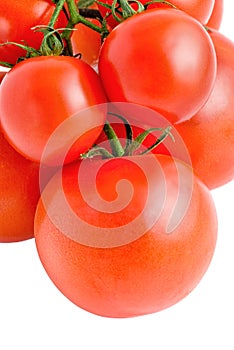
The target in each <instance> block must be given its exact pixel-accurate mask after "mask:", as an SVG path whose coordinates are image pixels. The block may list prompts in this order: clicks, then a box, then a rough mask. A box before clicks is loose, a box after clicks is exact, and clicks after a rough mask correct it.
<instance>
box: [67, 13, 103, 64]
mask: <svg viewBox="0 0 234 350" xmlns="http://www.w3.org/2000/svg"><path fill="white" fill-rule="evenodd" d="M90 21H91V22H93V23H94V24H96V25H99V26H100V22H99V21H98V20H96V19H90ZM71 42H72V47H73V54H74V55H76V54H81V59H82V60H83V61H85V62H87V63H88V64H90V65H95V64H96V63H97V60H98V55H99V51H100V48H101V36H100V34H99V33H98V32H95V31H94V30H93V29H91V28H89V27H87V26H85V25H84V24H82V23H79V24H77V25H76V26H75V30H74V31H73V33H72V37H71Z"/></svg>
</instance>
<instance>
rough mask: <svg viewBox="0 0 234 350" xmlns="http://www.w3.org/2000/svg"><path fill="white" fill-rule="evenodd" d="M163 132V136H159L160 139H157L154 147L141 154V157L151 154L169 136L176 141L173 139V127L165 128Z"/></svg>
mask: <svg viewBox="0 0 234 350" xmlns="http://www.w3.org/2000/svg"><path fill="white" fill-rule="evenodd" d="M159 130H160V129H159ZM161 130H162V131H163V132H162V134H161V136H159V138H158V139H157V141H156V142H155V143H154V144H153V145H152V146H150V147H149V148H147V149H146V150H145V151H143V152H142V153H141V155H143V154H147V153H149V152H151V151H152V150H153V149H154V148H156V147H157V146H158V145H159V144H160V143H162V142H163V141H164V140H165V139H166V137H167V136H168V135H169V136H170V137H171V139H172V140H173V141H175V139H174V137H173V135H172V134H171V132H170V131H171V126H168V127H167V128H165V129H161Z"/></svg>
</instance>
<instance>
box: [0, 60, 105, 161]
mask: <svg viewBox="0 0 234 350" xmlns="http://www.w3.org/2000/svg"><path fill="white" fill-rule="evenodd" d="M13 100H14V103H12V101H13ZM105 102H106V96H105V93H104V91H103V88H102V85H101V82H100V79H99V77H98V75H97V73H96V72H95V71H94V70H93V69H92V68H91V67H90V66H89V65H88V64H87V63H85V62H83V61H81V60H78V59H75V58H73V57H65V56H47V57H35V58H30V59H28V60H26V61H23V62H20V63H19V64H17V65H16V66H15V67H13V68H12V69H11V71H10V72H9V73H8V74H7V75H6V76H5V77H4V79H3V81H2V84H1V86H0V106H1V107H0V108H1V123H2V128H3V131H4V134H5V135H6V137H7V139H8V141H9V142H10V143H11V145H12V146H13V147H14V148H15V149H16V150H17V151H18V152H20V153H21V154H22V155H23V156H25V157H26V158H28V159H31V160H33V161H36V162H40V160H41V156H42V154H43V150H44V147H45V145H46V143H47V141H48V139H49V137H50V136H51V134H52V133H53V132H54V131H55V129H56V128H57V127H58V126H59V125H60V124H61V123H62V122H63V121H64V120H69V117H71V116H72V115H74V114H75V113H77V112H79V111H81V110H83V109H85V108H88V107H91V106H93V105H98V104H100V103H105ZM104 121H105V114H104V113H102V112H100V113H96V114H94V113H93V114H92V116H90V118H89V119H87V121H86V126H84V123H83V120H82V122H80V124H79V122H78V121H77V124H76V127H77V128H78V129H79V128H85V132H84V135H83V136H82V137H81V138H80V139H79V140H78V141H77V142H76V143H75V145H74V147H73V149H71V152H70V153H69V155H68V158H67V161H72V160H74V159H75V158H77V157H78V156H79V155H80V154H81V153H83V152H85V151H86V150H87V149H88V148H89V147H91V146H92V144H93V143H94V141H95V139H96V138H97V137H98V135H99V134H100V133H101V131H102V127H103V124H104ZM97 124H98V126H97V127H96V125H97ZM67 127H68V126H67ZM72 128H73V129H74V125H71V126H70V129H71V130H72ZM64 132H65V134H64V135H63V136H62V137H63V138H62V139H61V140H60V142H59V144H58V145H57V146H58V147H57V150H56V149H55V151H54V154H51V155H50V156H51V157H50V158H51V159H49V160H48V162H50V161H52V163H53V159H52V157H54V162H55V164H52V165H56V159H57V158H56V157H58V156H59V152H60V151H59V149H60V148H62V149H63V148H66V145H67V143H68V144H69V142H70V139H69V133H68V131H64ZM70 145H71V144H70ZM57 151H58V152H57Z"/></svg>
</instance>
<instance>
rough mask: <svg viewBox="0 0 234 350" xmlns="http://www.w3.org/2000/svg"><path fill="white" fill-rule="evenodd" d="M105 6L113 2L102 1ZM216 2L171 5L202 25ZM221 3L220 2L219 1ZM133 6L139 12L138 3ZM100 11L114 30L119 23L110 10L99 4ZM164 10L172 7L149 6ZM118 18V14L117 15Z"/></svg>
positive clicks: (174, 1) (180, 1)
mask: <svg viewBox="0 0 234 350" xmlns="http://www.w3.org/2000/svg"><path fill="white" fill-rule="evenodd" d="M102 2H103V3H105V4H108V5H111V4H112V2H113V1H112V0H103V1H102ZM141 2H142V4H146V3H148V2H150V1H148V0H143V1H141ZM214 2H215V1H214V0H203V1H201V0H189V1H188V0H172V1H170V3H171V4H173V5H175V6H176V7H177V8H178V9H179V10H182V11H185V12H186V13H188V14H189V15H190V16H192V17H194V18H196V19H197V20H199V21H200V22H201V23H206V22H207V20H208V19H209V18H210V16H211V12H212V10H213V7H214ZM218 2H219V0H218ZM131 6H132V7H133V8H134V10H137V7H138V6H137V5H136V3H134V2H133V3H132V4H131ZM98 7H99V10H100V12H101V14H102V15H103V17H106V20H107V22H108V23H109V25H110V26H111V27H112V28H114V27H115V26H116V25H117V24H118V22H117V21H116V20H115V19H114V17H113V16H112V15H111V14H110V10H109V9H107V8H106V7H105V6H102V5H101V4H98ZM153 7H154V8H163V7H167V8H170V7H171V6H170V5H167V4H165V3H163V2H162V3H160V2H155V3H152V4H150V5H149V6H148V8H153ZM116 14H117V16H118V12H117V13H116Z"/></svg>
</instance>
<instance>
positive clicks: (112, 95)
mask: <svg viewBox="0 0 234 350" xmlns="http://www.w3.org/2000/svg"><path fill="white" fill-rule="evenodd" d="M123 45H126V46H125V49H124V50H121V47H123ZM188 53H189V54H188ZM99 73H100V77H101V80H102V82H103V86H104V89H105V90H106V93H107V95H108V97H109V99H110V101H114V102H116V101H120V102H131V103H136V104H141V105H143V106H147V107H150V108H152V109H154V110H156V111H158V112H159V113H161V114H163V115H164V116H165V117H167V118H168V120H169V121H170V122H177V121H181V120H185V119H189V118H190V117H191V116H192V115H194V114H195V113H196V112H197V111H198V110H199V109H200V108H201V107H202V106H203V105H204V104H205V102H206V101H207V99H208V97H209V95H210V93H211V90H212V88H213V85H214V80H215V76H216V55H215V50H214V47H213V44H212V41H211V39H210V37H209V35H208V34H207V32H206V30H205V29H204V28H203V26H202V25H200V23H199V22H198V21H196V20H195V19H193V18H192V17H191V16H188V15H187V14H185V13H184V12H182V11H179V10H174V9H170V10H168V9H152V10H148V11H145V12H144V13H140V14H138V15H135V16H133V17H131V18H129V19H127V20H126V21H125V22H123V23H121V24H120V25H118V26H117V27H116V28H115V30H114V31H112V32H111V33H110V34H109V36H108V37H107V38H106V40H105V42H104V44H103V45H102V48H101V51H100V57H99ZM142 117H143V116H142Z"/></svg>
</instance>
